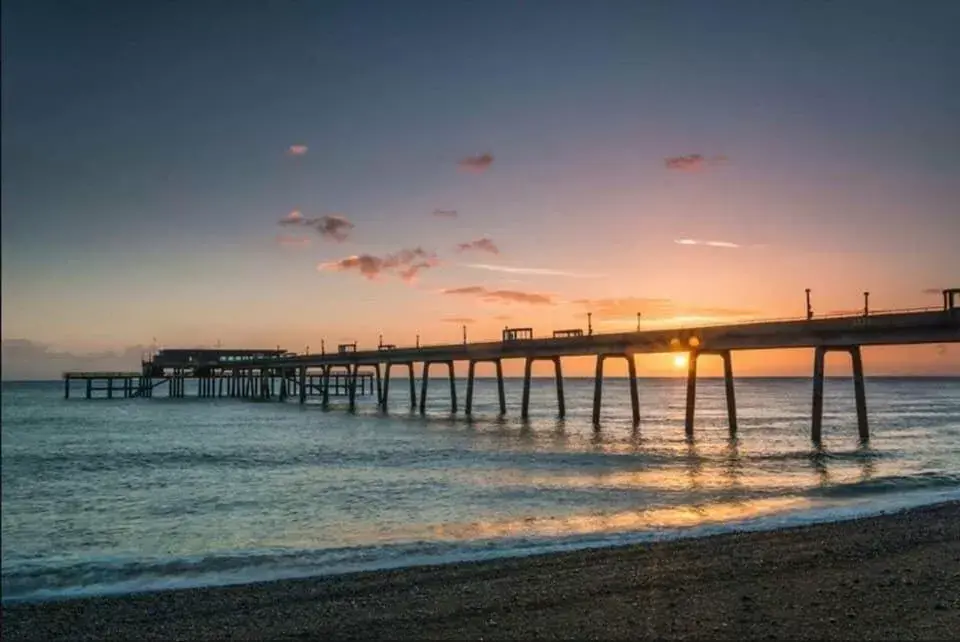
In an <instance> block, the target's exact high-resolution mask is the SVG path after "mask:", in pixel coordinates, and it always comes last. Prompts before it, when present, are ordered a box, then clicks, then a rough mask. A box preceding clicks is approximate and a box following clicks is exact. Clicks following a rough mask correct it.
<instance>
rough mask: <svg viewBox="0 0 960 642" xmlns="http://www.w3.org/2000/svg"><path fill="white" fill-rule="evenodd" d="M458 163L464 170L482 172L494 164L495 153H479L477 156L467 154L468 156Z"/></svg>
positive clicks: (475, 172) (461, 169)
mask: <svg viewBox="0 0 960 642" xmlns="http://www.w3.org/2000/svg"><path fill="white" fill-rule="evenodd" d="M457 164H458V165H459V166H460V171H462V172H471V173H474V174H482V173H483V172H485V171H487V170H488V169H490V166H491V165H493V154H477V155H476V156H467V157H466V158H461V159H460V162H459V163H457Z"/></svg>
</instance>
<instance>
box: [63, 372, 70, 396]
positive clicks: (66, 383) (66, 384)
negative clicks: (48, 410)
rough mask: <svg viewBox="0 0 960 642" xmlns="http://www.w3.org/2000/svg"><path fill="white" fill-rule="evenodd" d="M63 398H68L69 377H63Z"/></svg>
mask: <svg viewBox="0 0 960 642" xmlns="http://www.w3.org/2000/svg"><path fill="white" fill-rule="evenodd" d="M63 398H64V399H69V398H70V377H64V378H63Z"/></svg>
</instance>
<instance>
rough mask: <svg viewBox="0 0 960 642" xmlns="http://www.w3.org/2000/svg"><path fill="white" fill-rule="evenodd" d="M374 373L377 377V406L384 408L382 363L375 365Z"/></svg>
mask: <svg viewBox="0 0 960 642" xmlns="http://www.w3.org/2000/svg"><path fill="white" fill-rule="evenodd" d="M374 372H375V373H376V376H377V406H378V407H380V408H383V379H382V377H381V372H380V362H377V363H375V364H374Z"/></svg>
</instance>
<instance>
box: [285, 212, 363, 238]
mask: <svg viewBox="0 0 960 642" xmlns="http://www.w3.org/2000/svg"><path fill="white" fill-rule="evenodd" d="M277 224H278V225H283V226H294V225H296V226H302V227H309V228H313V229H314V230H316V231H317V232H319V233H320V236H323V237H325V238H328V239H332V240H334V241H337V242H343V241H346V240H347V237H348V236H349V235H350V230H352V229H353V228H354V225H353V223H351V222H350V221H348V220H347V219H346V218H345V217H343V216H340V215H338V214H325V215H324V216H318V217H316V218H314V217H306V216H304V215H303V214H301V213H300V212H299V211H298V210H293V211H292V212H290V213H289V214H287V215H286V216H284V217H283V218H282V219H280V220H279V221H277Z"/></svg>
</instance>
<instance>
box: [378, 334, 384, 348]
mask: <svg viewBox="0 0 960 642" xmlns="http://www.w3.org/2000/svg"><path fill="white" fill-rule="evenodd" d="M377 347H378V348H382V347H383V335H382V334H381V335H379V336H378V337H377Z"/></svg>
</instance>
